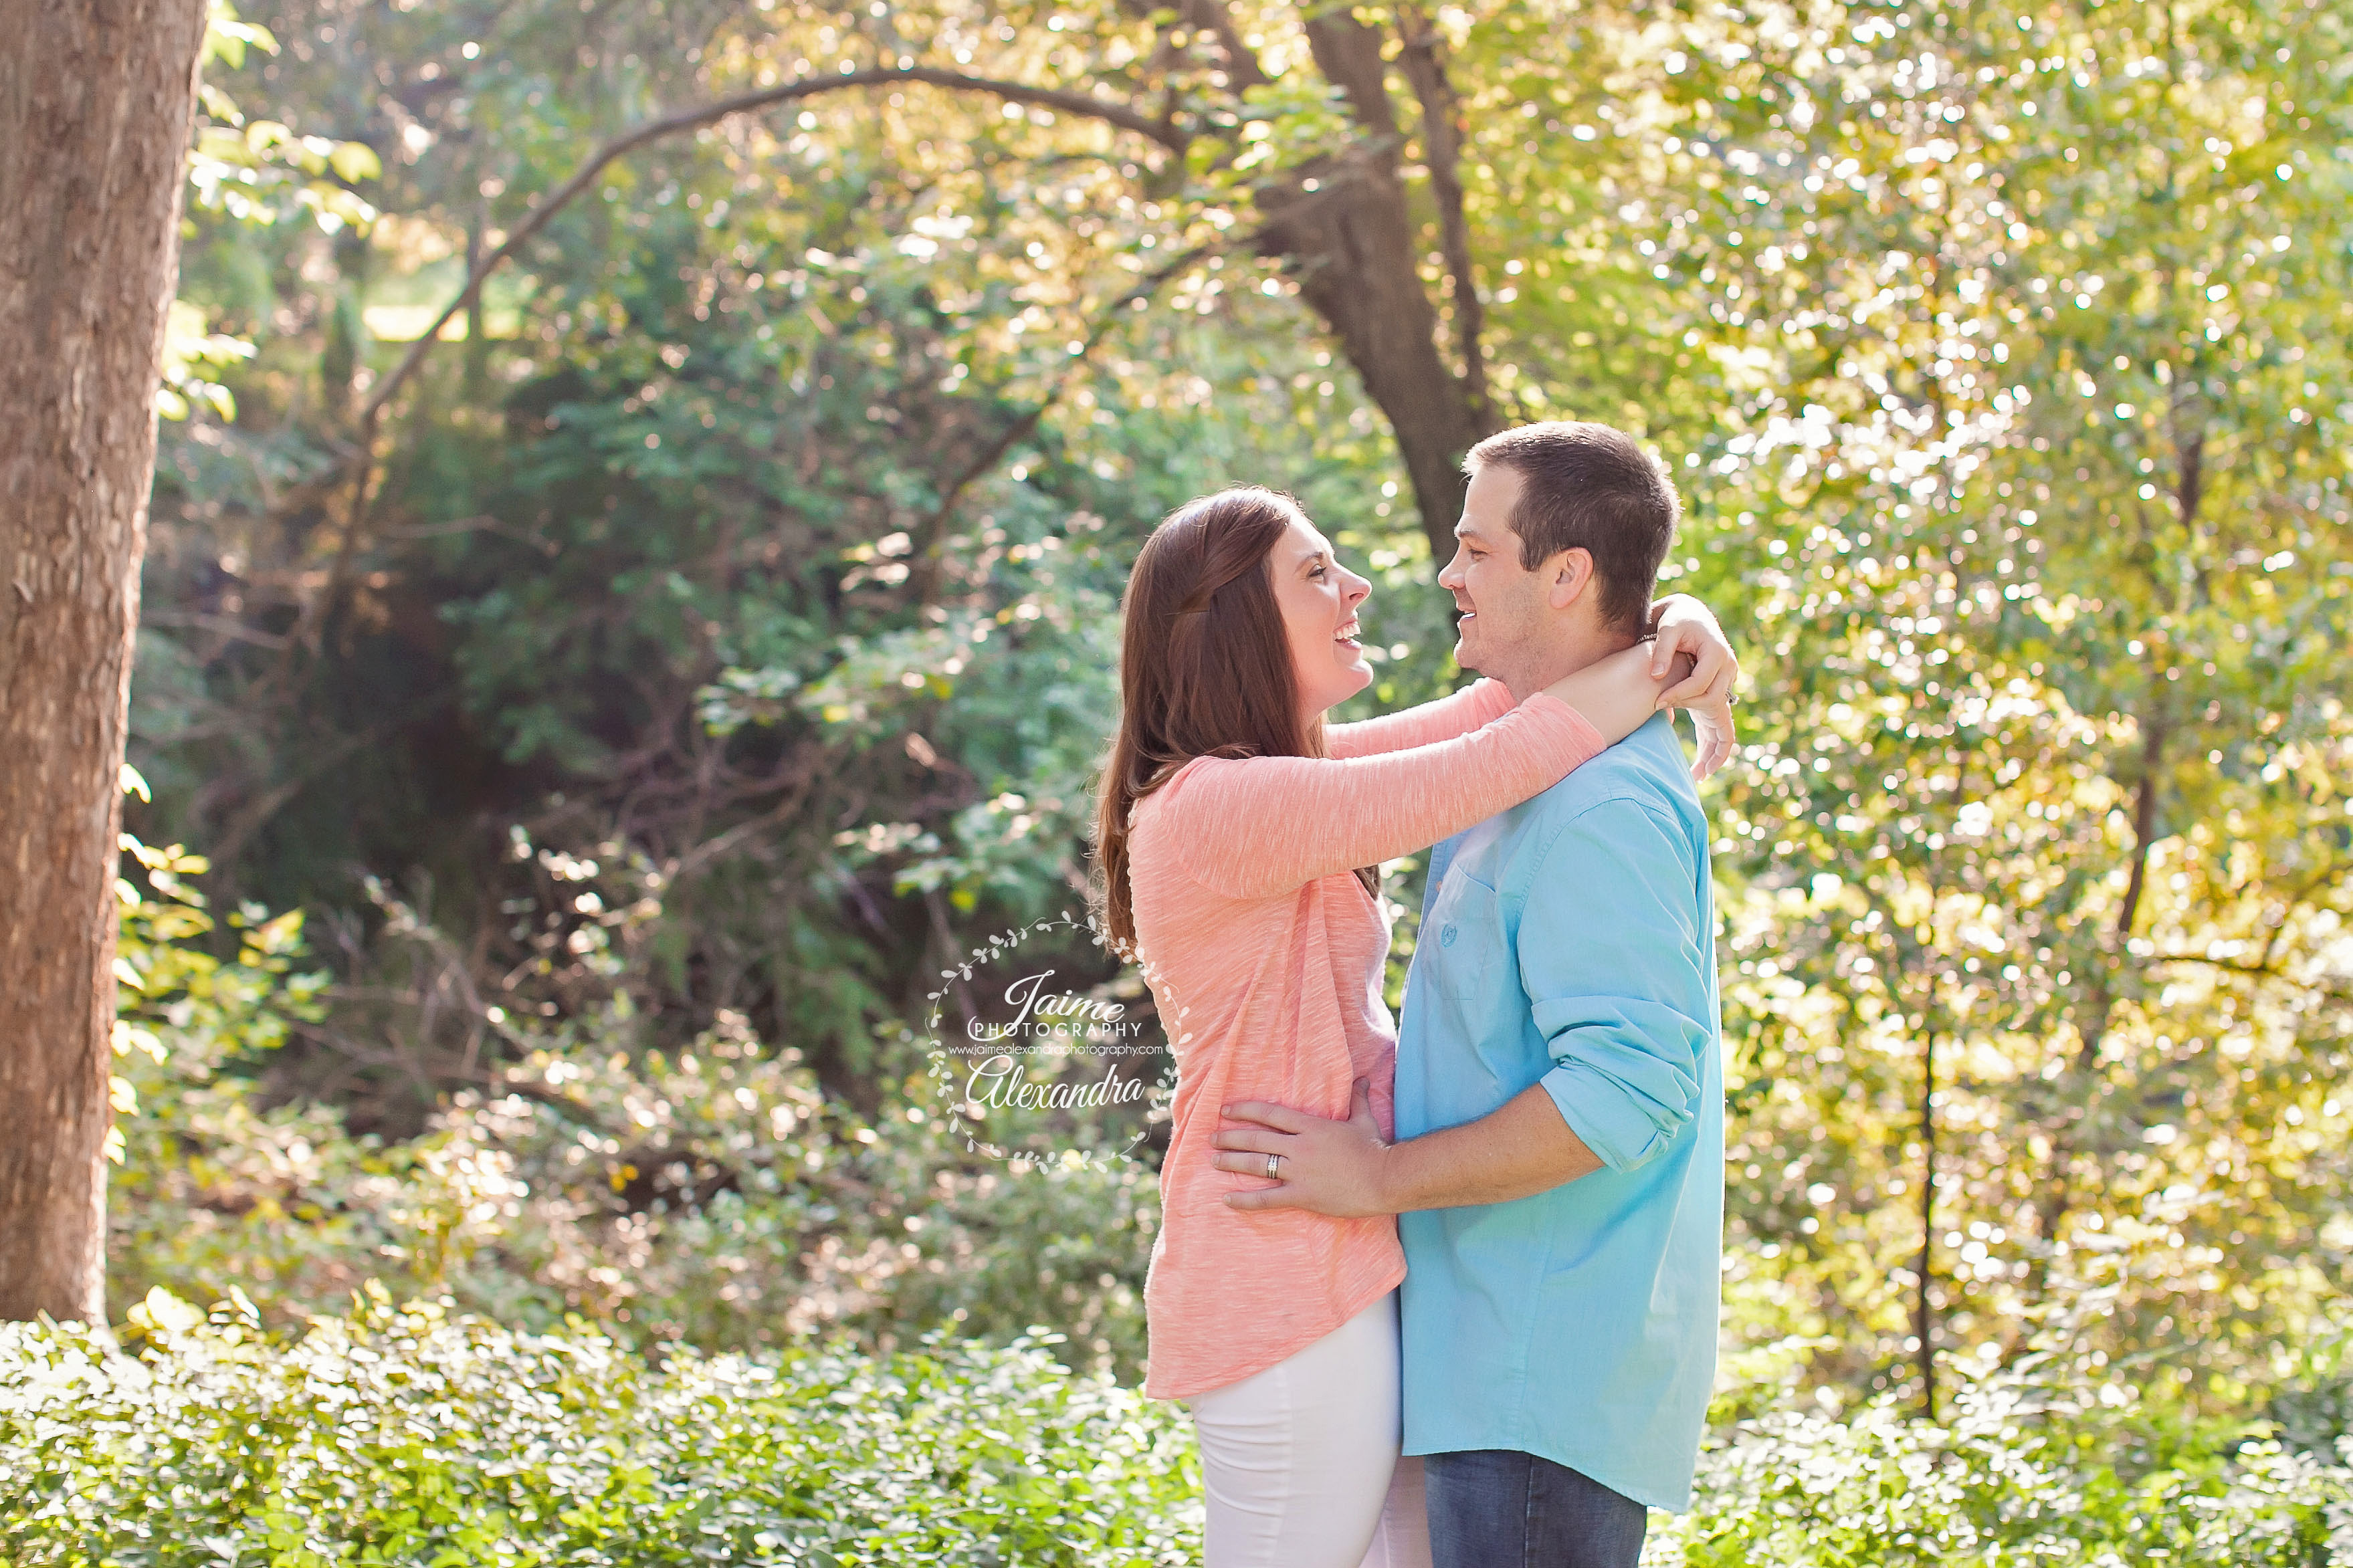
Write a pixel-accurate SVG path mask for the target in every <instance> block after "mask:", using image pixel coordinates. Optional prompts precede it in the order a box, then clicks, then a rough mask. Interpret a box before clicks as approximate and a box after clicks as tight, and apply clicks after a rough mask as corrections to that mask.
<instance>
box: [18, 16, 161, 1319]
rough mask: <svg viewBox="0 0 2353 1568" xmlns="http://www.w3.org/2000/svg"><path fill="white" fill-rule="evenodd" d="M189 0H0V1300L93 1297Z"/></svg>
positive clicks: (100, 1262) (83, 1312)
mask: <svg viewBox="0 0 2353 1568" xmlns="http://www.w3.org/2000/svg"><path fill="white" fill-rule="evenodd" d="M0 15H5V20H6V23H7V30H8V35H9V37H8V47H7V48H6V49H5V52H0V149H5V152H0V214H5V228H0V342H5V343H7V344H9V345H10V347H11V348H12V350H14V353H12V355H11V360H12V363H11V367H10V375H9V381H8V387H9V395H8V405H7V407H6V410H5V416H0V1318H6V1319H23V1318H30V1317H33V1316H35V1315H37V1314H40V1313H44V1312H46V1313H47V1314H49V1315H51V1316H52V1317H57V1318H61V1319H62V1318H76V1319H81V1320H84V1321H103V1313H104V1310H105V1224H104V1221H105V1210H106V1164H105V1145H106V1134H107V1129H108V1126H109V1122H110V1117H111V1104H110V1098H109V1093H108V1079H109V1076H110V1070H109V1069H110V1068H111V1062H112V1058H113V1051H112V1047H111V1036H112V1028H113V1020H114V978H113V963H114V932H115V901H114V877H115V867H116V861H117V858H118V850H117V847H116V837H117V834H118V832H119V830H120V823H121V771H122V743H123V732H124V729H125V725H126V717H127V711H128V700H129V696H130V685H131V648H132V635H133V633H134V631H135V628H136V626H137V621H138V607H139V562H140V557H141V555H142V553H143V552H144V550H145V545H146V532H147V498H148V488H149V485H150V484H151V482H152V481H153V477H154V468H155V412H154V409H155V385H156V375H157V370H158V361H159V358H160V355H161V353H162V350H163V341H164V317H165V313H166V311H167V310H168V309H169V307H170V304H171V300H172V290H173V284H174V276H175V274H176V271H177V261H178V255H179V221H180V196H181V190H182V187H183V186H184V184H185V181H186V172H185V158H186V153H187V145H188V134H189V129H190V122H191V117H192V115H193V113H194V107H195V67H196V55H197V50H198V47H199V46H200V45H201V44H202V42H203V39H204V32H205V22H206V5H205V0H5V6H4V7H0Z"/></svg>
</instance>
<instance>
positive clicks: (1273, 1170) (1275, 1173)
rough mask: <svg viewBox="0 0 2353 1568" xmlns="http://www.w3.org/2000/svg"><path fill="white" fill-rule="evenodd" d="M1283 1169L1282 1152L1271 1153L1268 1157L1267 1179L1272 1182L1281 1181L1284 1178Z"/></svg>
mask: <svg viewBox="0 0 2353 1568" xmlns="http://www.w3.org/2000/svg"><path fill="white" fill-rule="evenodd" d="M1281 1173H1282V1155H1280V1154H1269V1155H1268V1156H1267V1157H1266V1179H1267V1180H1268V1181H1270V1182H1276V1181H1281V1180H1282V1174H1281Z"/></svg>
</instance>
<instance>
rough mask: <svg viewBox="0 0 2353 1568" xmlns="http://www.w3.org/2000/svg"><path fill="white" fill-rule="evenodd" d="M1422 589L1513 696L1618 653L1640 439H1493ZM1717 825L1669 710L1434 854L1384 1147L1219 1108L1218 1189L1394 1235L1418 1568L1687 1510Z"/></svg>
mask: <svg viewBox="0 0 2353 1568" xmlns="http://www.w3.org/2000/svg"><path fill="white" fill-rule="evenodd" d="M1466 466H1467V467H1468V468H1469V470H1470V472H1471V475H1472V480H1471V488H1470V493H1469V496H1468V497H1467V499H1466V500H1465V501H1464V503H1463V508H1462V521H1461V525H1460V526H1459V527H1457V528H1456V530H1455V537H1456V540H1457V542H1458V548H1457V551H1456V553H1455V556H1454V559H1453V561H1452V562H1451V563H1449V565H1448V566H1447V568H1446V570H1445V571H1444V572H1443V573H1441V574H1440V576H1439V582H1440V584H1443V585H1444V586H1445V587H1446V588H1448V589H1449V590H1451V592H1452V593H1453V595H1454V598H1455V604H1456V605H1457V607H1458V608H1459V609H1460V610H1461V613H1462V614H1461V623H1460V626H1459V627H1458V635H1459V637H1460V639H1461V640H1460V641H1459V643H1458V644H1457V645H1456V649H1455V657H1456V658H1457V659H1458V660H1459V661H1460V662H1461V665H1462V666H1463V668H1466V669H1475V670H1478V671H1481V672H1482V673H1483V674H1486V675H1489V676H1492V677H1494V678H1495V679H1500V680H1502V681H1504V683H1505V684H1506V685H1507V686H1509V687H1510V688H1511V690H1512V693H1513V695H1514V697H1515V698H1521V699H1525V697H1527V696H1528V695H1529V694H1530V693H1532V692H1535V691H1537V690H1540V689H1543V688H1544V687H1545V686H1546V684H1547V683H1549V682H1551V681H1553V680H1555V679H1558V678H1559V677H1561V676H1563V675H1566V674H1567V673H1569V672H1570V671H1572V670H1575V669H1577V668H1581V667H1582V666H1584V665H1586V664H1588V663H1590V662H1592V661H1593V660H1594V659H1597V658H1601V657H1603V656H1604V655H1607V654H1609V653H1614V652H1616V651H1618V650H1620V649H1621V648H1625V647H1630V646H1632V645H1633V644H1634V643H1635V642H1637V641H1638V640H1640V639H1641V637H1642V635H1643V632H1644V629H1645V627H1644V619H1645V616H1646V614H1647V606H1648V605H1649V604H1650V599H1651V589H1652V587H1653V585H1654V583H1655V580H1656V577H1657V574H1658V569H1659V566H1660V563H1662V561H1663V560H1664V559H1665V557H1666V552H1667V548H1668V546H1669V544H1670V543H1671V542H1672V539H1673V536H1674V527H1675V518H1676V512H1677V510H1678V508H1677V502H1676V499H1675V493H1674V489H1673V486H1672V483H1670V481H1669V480H1668V478H1667V476H1666V474H1665V472H1664V471H1663V469H1662V468H1661V467H1660V465H1659V464H1658V463H1657V462H1656V461H1655V460H1654V459H1652V458H1651V457H1649V456H1648V455H1647V454H1646V453H1644V452H1643V450H1642V449H1641V447H1640V446H1638V445H1637V444H1636V443H1635V442H1634V441H1633V440H1632V439H1631V438H1630V437H1627V436H1625V435H1623V434H1621V433H1620V432H1618V431H1615V430H1611V429H1609V428H1606V427H1604V426H1598V425H1588V424H1568V423H1554V424H1545V425H1534V426H1525V427H1523V428H1521V429H1517V430H1511V431H1506V432H1505V433H1504V434H1503V435H1500V436H1496V437H1491V438H1490V439H1488V440H1486V441H1483V442H1482V443H1481V444H1480V445H1479V446H1478V447H1476V448H1474V449H1473V450H1472V454H1471V457H1470V459H1469V462H1468V464H1467V465H1466ZM1707 846H1708V832H1707V824H1706V821H1705V819H1704V816H1702V814H1701V811H1700V805H1699V798H1698V795H1697V794H1696V792H1695V791H1694V788H1693V785H1692V781H1691V778H1690V776H1689V773H1687V771H1686V769H1685V767H1684V765H1683V753H1682V751H1681V749H1680V748H1679V747H1678V746H1677V744H1676V742H1675V738H1674V731H1673V728H1672V722H1671V721H1670V719H1669V718H1668V716H1667V715H1665V714H1663V713H1662V714H1661V715H1660V716H1659V717H1657V718H1655V719H1653V720H1652V721H1651V722H1650V723H1649V724H1648V725H1647V726H1645V727H1644V728H1643V729H1641V730H1640V731H1636V732H1635V733H1634V734H1633V735H1632V736H1630V737H1629V738H1628V739H1627V740H1626V741H1624V742H1621V743H1620V744H1619V745H1617V746H1616V747H1613V748H1612V749H1611V750H1610V751H1609V752H1607V753H1605V754H1604V755H1602V756H1600V757H1598V758H1596V759H1595V760H1593V761H1592V762H1589V763H1587V764H1585V765H1584V766H1583V767H1581V768H1578V769H1577V771H1576V772H1574V773H1570V774H1569V775H1568V777H1567V778H1566V779H1564V780H1563V781H1561V783H1559V784H1556V785H1555V786H1554V787H1553V788H1551V789H1550V790H1547V791H1546V792H1545V793H1544V794H1542V795H1537V796H1536V797H1535V799H1533V800H1530V801H1528V802H1526V803H1525V804H1524V805H1519V806H1516V807H1514V808H1513V809H1512V810H1510V811H1506V812H1504V813H1503V814H1502V815H1501V816H1495V817H1493V818H1490V819H1489V820H1488V821H1486V822H1484V823H1482V824H1481V825H1480V826H1476V827H1473V828H1472V829H1470V830H1469V831H1468V832H1465V833H1463V834H1461V835H1459V836H1457V837H1454V838H1451V839H1449V840H1448V841H1447V842H1445V843H1444V844H1441V845H1440V846H1439V847H1437V848H1436V849H1435V850H1434V851H1432V853H1431V856H1430V879H1429V889H1428V891H1427V893H1426V895H1425V898H1424V900H1423V912H1422V923H1421V934H1420V938H1419V942H1418V943H1417V945H1416V947H1415V951H1414V957H1413V965H1412V968H1411V970H1410V972H1409V975H1408V978H1407V982H1406V996H1405V1015H1404V1018H1403V1021H1402V1024H1401V1026H1400V1029H1399V1034H1398V1076H1397V1136H1398V1142H1395V1143H1386V1142H1383V1141H1382V1139H1381V1137H1380V1133H1379V1129H1378V1127H1377V1124H1376V1123H1375V1122H1374V1121H1373V1119H1372V1113H1371V1109H1370V1105H1369V1103H1368V1101H1367V1100H1366V1096H1365V1094H1364V1090H1363V1086H1362V1085H1359V1086H1358V1096H1357V1102H1356V1113H1355V1115H1354V1117H1353V1118H1352V1120H1350V1121H1345V1122H1341V1121H1325V1120H1324V1119H1322V1118H1317V1117H1310V1116H1303V1115H1301V1114H1299V1113H1298V1112H1295V1111H1293V1110H1287V1109H1285V1108H1283V1107H1280V1106H1271V1105H1263V1104H1258V1103H1249V1104H1240V1105H1234V1106H1229V1107H1228V1108H1227V1111H1228V1115H1229V1119H1230V1121H1232V1122H1233V1123H1234V1125H1233V1126H1231V1127H1229V1130H1227V1131H1224V1132H1221V1133H1220V1134H1219V1138H1218V1140H1217V1142H1218V1146H1219V1148H1220V1149H1221V1150H1225V1151H1229V1152H1224V1153H1220V1154H1219V1155H1218V1156H1217V1159H1218V1162H1219V1164H1220V1166H1222V1167H1223V1168H1225V1169H1227V1170H1231V1171H1242V1172H1250V1173H1259V1174H1263V1173H1265V1171H1266V1169H1267V1168H1268V1167H1267V1162H1266V1156H1267V1155H1268V1154H1276V1155H1280V1156H1281V1161H1280V1164H1279V1167H1278V1168H1279V1171H1280V1179H1279V1181H1278V1182H1277V1184H1274V1185H1272V1186H1270V1187H1268V1188H1266V1189H1264V1190H1261V1191H1253V1192H1244V1193H1238V1194H1234V1195H1233V1196H1232V1197H1231V1198H1229V1202H1232V1203H1234V1204H1236V1205H1240V1206H1244V1207H1275V1206H1296V1207H1302V1208H1307V1209H1311V1210H1314V1211H1315V1212H1318V1213H1323V1214H1329V1215H1366V1214H1397V1215H1401V1216H1402V1218H1401V1219H1400V1220H1399V1230H1400V1233H1401V1234H1402V1236H1403V1238H1404V1242H1405V1250H1406V1267H1407V1276H1406V1282H1405V1288H1404V1293H1403V1309H1402V1310H1403V1318H1404V1321H1403V1328H1404V1334H1403V1341H1404V1349H1405V1450H1404V1451H1405V1453H1406V1454H1407V1455H1408V1456H1413V1455H1422V1456H1427V1458H1426V1459H1425V1461H1424V1462H1425V1474H1426V1479H1427V1488H1428V1502H1429V1518H1430V1546H1431V1552H1432V1557H1433V1560H1434V1562H1435V1563H1436V1565H1437V1568H1504V1565H1509V1568H1520V1565H1522V1564H1526V1565H1529V1568H1535V1565H1537V1564H1543V1565H1545V1568H1555V1565H1559V1568H1634V1565H1635V1563H1636V1560H1637V1559H1638V1558H1639V1556H1640V1555H1641V1544H1642V1536H1643V1532H1644V1526H1645V1522H1646V1518H1647V1514H1646V1505H1648V1506H1654V1507H1659V1508H1665V1509H1670V1510H1681V1509H1683V1508H1685V1507H1688V1506H1689V1502H1690V1494H1691V1480H1692V1473H1693V1469H1694V1465H1695V1463H1696V1460H1697V1457H1698V1450H1699V1439H1700V1430H1701V1426H1702V1424H1703V1422H1704V1417H1705V1413H1706V1408H1707V1402H1708V1395H1709V1392H1710V1388H1711V1385H1712V1384H1713V1382H1714V1379H1715V1336H1716V1307H1717V1281H1718V1271H1719V1267H1720V1262H1719V1259H1720V1252H1721V1244H1722V1233H1723V1213H1724V1117H1723V1107H1724V1079H1723V1062H1722V1053H1721V1047H1720V1043H1719V1040H1718V1035H1717V1007H1716V989H1715V910H1714V904H1713V897H1712V891H1711V888H1710V884H1709V879H1708V863H1707Z"/></svg>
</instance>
